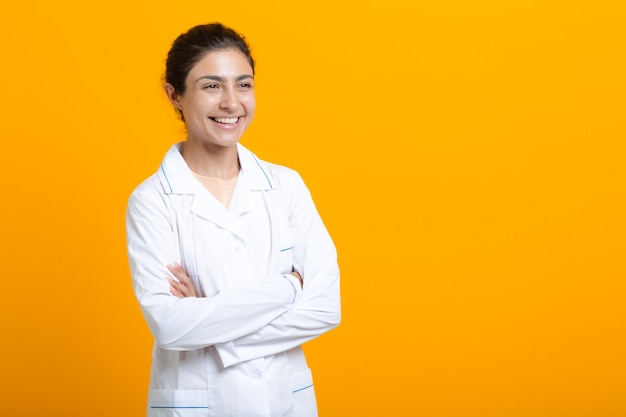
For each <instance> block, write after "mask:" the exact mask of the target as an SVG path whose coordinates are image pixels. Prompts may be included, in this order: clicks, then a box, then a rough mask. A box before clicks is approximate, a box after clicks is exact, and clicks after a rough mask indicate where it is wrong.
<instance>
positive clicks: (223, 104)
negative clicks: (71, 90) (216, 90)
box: [220, 88, 237, 112]
mask: <svg viewBox="0 0 626 417" xmlns="http://www.w3.org/2000/svg"><path fill="white" fill-rule="evenodd" d="M220 109H222V110H226V111H230V112H234V111H235V110H237V94H236V93H235V90H234V89H232V88H228V89H224V93H223V94H222V100H221V101H220Z"/></svg>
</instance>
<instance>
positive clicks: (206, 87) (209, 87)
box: [202, 83, 219, 90]
mask: <svg viewBox="0 0 626 417" xmlns="http://www.w3.org/2000/svg"><path fill="white" fill-rule="evenodd" d="M216 88H219V85H217V84H216V83H210V84H205V85H203V86H202V89H203V90H214V89H216Z"/></svg>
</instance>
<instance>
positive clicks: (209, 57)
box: [188, 49, 253, 81]
mask: <svg viewBox="0 0 626 417" xmlns="http://www.w3.org/2000/svg"><path fill="white" fill-rule="evenodd" d="M207 75H218V76H221V77H238V76H241V75H250V76H252V75H253V73H252V67H251V66H250V63H249V62H248V58H246V56H245V55H244V54H243V53H242V52H240V51H239V50H237V49H218V50H214V51H211V52H208V53H207V54H206V55H204V56H203V57H202V58H200V60H199V61H198V62H196V64H195V65H194V66H193V67H192V68H191V70H190V71H189V75H188V79H191V80H192V81H193V80H196V79H198V78H200V77H203V76H207Z"/></svg>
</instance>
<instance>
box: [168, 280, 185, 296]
mask: <svg viewBox="0 0 626 417" xmlns="http://www.w3.org/2000/svg"><path fill="white" fill-rule="evenodd" d="M167 282H169V283H170V292H171V293H172V294H174V291H176V294H174V295H176V296H180V297H181V298H182V297H187V295H188V294H187V287H186V286H185V285H183V284H181V283H180V282H178V281H176V280H173V279H171V278H168V279H167Z"/></svg>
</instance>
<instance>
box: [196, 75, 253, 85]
mask: <svg viewBox="0 0 626 417" xmlns="http://www.w3.org/2000/svg"><path fill="white" fill-rule="evenodd" d="M247 78H252V79H254V77H253V76H252V75H250V74H244V75H239V76H237V77H236V78H235V81H241V80H245V79H247ZM201 80H213V81H219V82H221V83H223V82H226V78H224V77H220V76H219V75H203V76H202V77H200V78H198V79H197V80H196V81H195V82H196V83H197V82H198V81H201Z"/></svg>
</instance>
